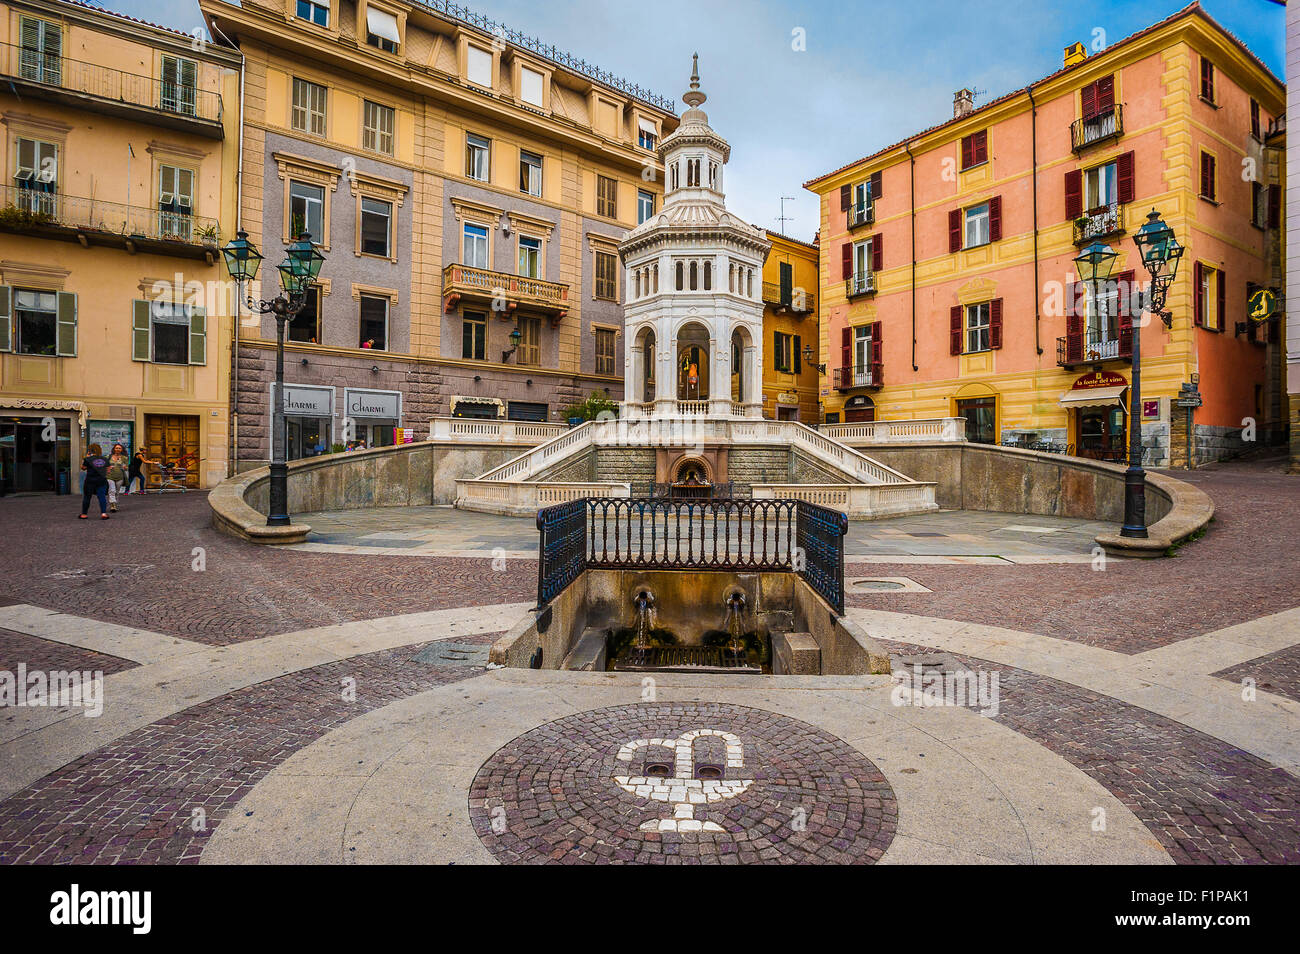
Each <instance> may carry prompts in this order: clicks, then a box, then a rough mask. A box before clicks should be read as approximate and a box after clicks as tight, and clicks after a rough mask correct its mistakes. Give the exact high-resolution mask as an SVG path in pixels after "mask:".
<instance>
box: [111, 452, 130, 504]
mask: <svg viewBox="0 0 1300 954" xmlns="http://www.w3.org/2000/svg"><path fill="white" fill-rule="evenodd" d="M130 466H131V462H130V461H129V460H128V459H127V456H126V448H125V447H123V446H122V445H121V444H114V445H113V453H111V454H109V455H108V509H109V510H111V511H112V512H113V513H117V495H118V493H119V492H122V493H125V491H126V472H127V469H128V468H129V467H130Z"/></svg>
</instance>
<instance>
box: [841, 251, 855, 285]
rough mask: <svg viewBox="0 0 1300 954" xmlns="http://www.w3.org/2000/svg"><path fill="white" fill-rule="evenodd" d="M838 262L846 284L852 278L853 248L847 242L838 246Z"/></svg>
mask: <svg viewBox="0 0 1300 954" xmlns="http://www.w3.org/2000/svg"><path fill="white" fill-rule="evenodd" d="M840 260H841V264H842V265H843V271H844V280H845V281H846V282H847V281H848V280H849V279H850V278H852V277H853V246H852V245H850V244H849V243H848V242H845V243H844V244H843V245H841V246H840Z"/></svg>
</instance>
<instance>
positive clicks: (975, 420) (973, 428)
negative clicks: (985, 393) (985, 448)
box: [957, 397, 998, 444]
mask: <svg viewBox="0 0 1300 954" xmlns="http://www.w3.org/2000/svg"><path fill="white" fill-rule="evenodd" d="M997 400H998V399H997V398H992V397H983V398H968V399H965V400H961V401H958V402H957V416H958V417H964V418H966V440H968V441H970V442H971V443H972V444H992V443H993V442H994V441H995V439H996V432H997V420H998V413H997V412H998V405H997Z"/></svg>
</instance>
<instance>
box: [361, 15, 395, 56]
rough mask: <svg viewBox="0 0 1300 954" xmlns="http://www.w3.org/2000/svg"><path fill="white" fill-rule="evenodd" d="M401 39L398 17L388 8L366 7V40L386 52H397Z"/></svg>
mask: <svg viewBox="0 0 1300 954" xmlns="http://www.w3.org/2000/svg"><path fill="white" fill-rule="evenodd" d="M400 41H401V37H400V35H399V34H398V32H397V17H395V16H393V15H392V14H391V13H389V12H387V11H386V10H378V9H376V8H375V7H373V6H368V7H366V42H367V43H369V44H370V45H371V46H373V47H375V48H376V49H380V50H383V51H384V52H385V53H396V52H397V44H398V43H399V42H400Z"/></svg>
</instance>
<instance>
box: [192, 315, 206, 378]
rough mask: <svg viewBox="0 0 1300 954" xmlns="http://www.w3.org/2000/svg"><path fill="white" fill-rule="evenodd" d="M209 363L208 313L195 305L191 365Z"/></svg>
mask: <svg viewBox="0 0 1300 954" xmlns="http://www.w3.org/2000/svg"><path fill="white" fill-rule="evenodd" d="M207 363H208V313H207V312H206V311H204V310H203V309H202V308H200V307H199V306H197V305H195V306H194V309H193V310H192V311H191V312H190V364H207Z"/></svg>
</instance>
